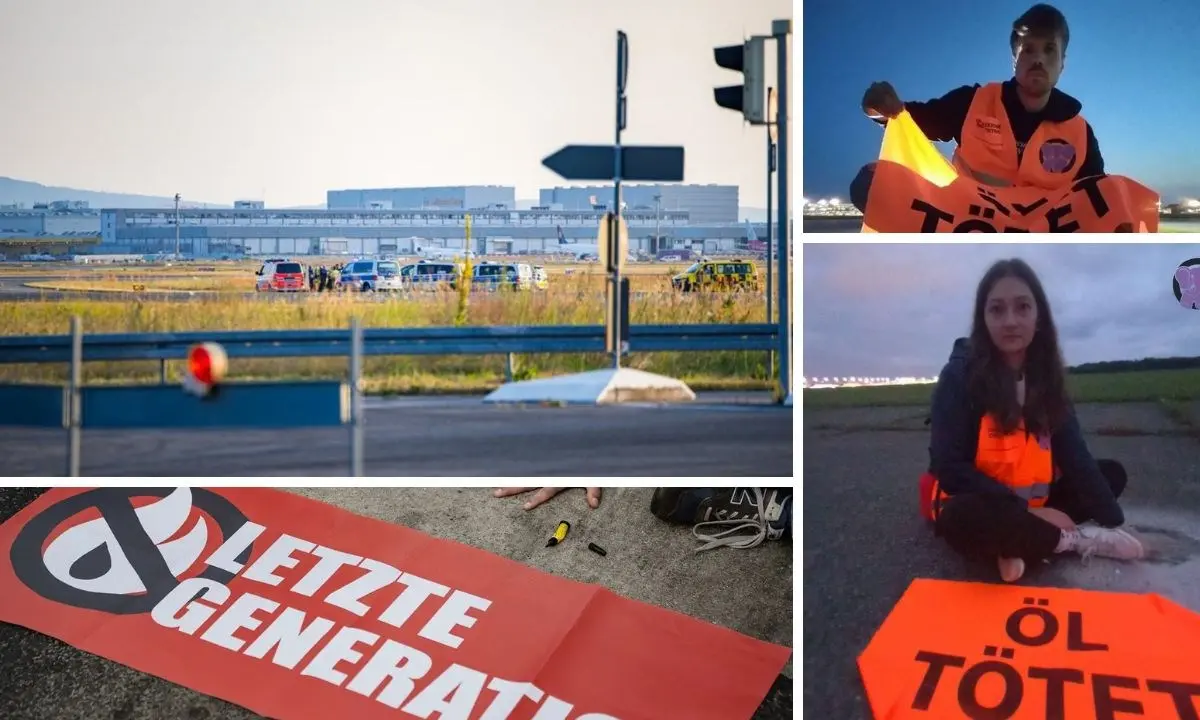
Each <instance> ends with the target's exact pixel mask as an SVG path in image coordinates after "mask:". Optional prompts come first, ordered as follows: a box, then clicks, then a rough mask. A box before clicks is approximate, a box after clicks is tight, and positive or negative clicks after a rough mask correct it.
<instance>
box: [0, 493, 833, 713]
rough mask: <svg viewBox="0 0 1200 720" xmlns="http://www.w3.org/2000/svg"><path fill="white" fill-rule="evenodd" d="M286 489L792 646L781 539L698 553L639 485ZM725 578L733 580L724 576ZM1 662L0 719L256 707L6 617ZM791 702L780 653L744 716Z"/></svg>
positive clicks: (8, 501)
mask: <svg viewBox="0 0 1200 720" xmlns="http://www.w3.org/2000/svg"><path fill="white" fill-rule="evenodd" d="M291 491H292V492H297V493H300V494H302V495H305V496H308V497H311V498H314V499H317V500H321V501H324V502H329V503H331V504H334V505H338V506H340V507H343V508H345V509H347V510H350V511H352V512H356V513H360V514H363V515H368V516H372V517H375V518H379V519H382V520H386V521H390V522H396V523H399V524H402V525H406V526H409V527H413V528H416V529H419V530H422V531H424V532H427V533H429V534H431V535H434V536H437V537H442V538H448V539H452V540H457V541H460V542H464V543H467V544H469V545H473V546H475V547H479V548H483V549H485V550H488V551H490V552H494V553H496V554H498V555H501V556H504V557H508V558H511V559H513V560H517V561H519V562H524V563H527V564H529V565H532V566H533V567H536V568H539V569H541V570H544V571H547V572H552V573H554V574H556V575H559V576H562V577H567V578H570V579H573V580H578V581H582V582H591V583H597V584H599V585H602V586H604V587H607V588H609V589H611V590H613V591H615V592H617V593H620V594H622V595H625V596H626V597H630V598H633V599H635V600H639V601H642V602H647V603H651V604H654V605H658V606H660V607H665V608H669V609H672V610H676V611H679V612H683V613H686V614H688V615H691V616H693V617H695V618H698V619H700V620H703V621H707V622H711V623H715V624H718V625H722V626H725V627H728V628H732V629H734V630H737V631H738V632H741V633H744V634H746V635H750V636H752V637H756V638H759V639H762V640H766V641H769V642H774V643H777V644H780V645H785V646H789V647H790V646H791V645H792V637H793V631H792V607H793V604H792V585H793V581H792V545H791V541H790V540H788V541H784V542H771V543H766V544H764V545H762V546H759V547H757V548H753V549H749V550H732V549H728V548H722V549H718V550H712V551H708V552H704V553H699V554H697V553H695V552H694V549H695V547H696V545H697V541H696V540H695V538H693V537H692V535H691V532H690V528H687V527H676V526H671V525H667V524H665V523H662V522H660V521H658V520H657V519H656V518H655V517H654V516H653V515H651V514H650V512H649V502H650V494H651V492H652V491H651V490H650V489H649V488H606V489H605V493H604V496H603V500H602V503H601V506H600V508H598V509H596V510H588V509H587V507H586V505H585V504H584V499H583V493H582V491H580V490H573V491H567V492H565V493H563V494H561V495H560V496H559V497H557V498H555V499H554V500H552V501H551V502H549V503H547V504H546V505H543V506H542V507H540V508H537V509H535V510H532V511H528V512H526V511H523V510H522V509H521V498H520V497H517V498H506V499H496V498H493V497H492V496H491V493H490V490H488V489H486V488H307V489H304V488H297V489H293V490H291ZM40 492H41V491H39V490H37V489H35V488H4V489H0V521H2V520H5V519H7V518H8V517H10V516H11V515H12V514H14V513H15V512H17V511H18V510H19V509H20V508H21V507H23V506H24V505H26V504H28V503H29V502H30V501H32V500H33V499H34V498H35V497H36V496H37V495H38V494H40ZM562 519H565V520H568V521H569V522H571V533H570V535H569V536H568V538H567V540H566V541H565V542H564V543H563V544H562V545H561V546H559V547H557V548H554V549H553V550H552V551H551V550H547V549H546V548H545V547H544V543H545V538H546V536H547V534H548V532H550V530H551V529H552V528H553V527H554V525H555V524H556V523H557V522H558V521H559V520H562ZM588 542H595V543H597V544H599V545H601V546H603V547H604V548H605V549H606V550H607V551H608V555H606V556H605V557H599V556H598V555H596V554H594V553H592V552H590V551H588V550H587V543H588ZM733 578H736V582H731V579H733ZM0 667H3V668H4V669H5V671H4V672H2V673H0V718H5V720H25V719H27V718H28V719H34V718H36V719H39V720H41V719H47V720H49V719H50V718H54V719H58V718H79V719H81V720H83V719H87V720H91V719H93V718H95V719H104V720H108V719H111V720H143V719H144V720H172V719H174V718H184V719H186V720H207V719H210V718H212V719H215V718H221V719H223V720H225V719H228V720H247V719H249V718H255V717H258V716H256V715H254V714H252V713H249V712H247V711H245V710H243V709H242V708H240V707H236V706H234V705H231V704H229V703H226V702H224V701H221V700H217V699H215V698H211V697H206V696H203V695H200V694H198V693H196V692H193V691H191V690H188V689H186V688H184V687H182V686H178V685H174V684H171V683H168V682H166V681H164V680H161V679H158V678H156V677H153V676H150V675H146V674H143V673H140V672H138V671H135V670H132V669H130V668H127V667H124V666H122V665H119V664H117V663H114V662H110V661H108V660H104V659H102V658H99V657H97V656H93V655H88V654H86V653H83V652H81V651H78V650H75V649H74V648H72V647H70V646H68V645H66V644H64V643H61V642H59V641H57V640H54V639H52V638H49V637H47V636H44V635H40V634H37V633H34V632H32V631H29V630H25V629H23V628H19V627H16V626H13V625H3V624H0ZM792 708H793V704H792V663H790V662H789V664H788V666H787V667H786V668H785V669H784V673H783V674H782V675H780V676H779V677H778V678H777V679H776V682H775V684H774V685H773V686H772V688H771V690H770V692H769V693H768V694H767V696H766V697H765V698H764V700H763V703H762V704H761V706H760V707H759V709H758V711H757V712H756V713H755V714H754V716H753V718H752V720H787V719H790V718H791V717H792V713H793V709H792ZM814 717H826V718H833V717H844V716H841V715H839V716H835V715H824V716H820V715H817V716H814ZM664 720H674V719H669V718H664ZM678 720H687V718H679V719H678Z"/></svg>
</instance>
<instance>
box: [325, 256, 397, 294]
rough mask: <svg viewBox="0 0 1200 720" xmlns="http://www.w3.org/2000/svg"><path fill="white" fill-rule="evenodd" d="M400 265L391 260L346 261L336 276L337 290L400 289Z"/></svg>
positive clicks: (371, 290)
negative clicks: (340, 273) (340, 272)
mask: <svg viewBox="0 0 1200 720" xmlns="http://www.w3.org/2000/svg"><path fill="white" fill-rule="evenodd" d="M401 287H402V284H401V279H400V266H399V265H397V264H396V263H395V262H394V261H391V260H355V261H354V262H350V263H346V265H345V267H343V268H342V275H341V277H340V278H338V289H339V290H357V291H359V292H375V291H376V290H399V289H401Z"/></svg>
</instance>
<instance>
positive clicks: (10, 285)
mask: <svg viewBox="0 0 1200 720" xmlns="http://www.w3.org/2000/svg"><path fill="white" fill-rule="evenodd" d="M149 277H151V276H146V278H149ZM162 277H168V278H169V277H174V278H175V279H178V277H179V276H178V275H175V276H162ZM80 279H81V278H80V276H79V275H74V276H56V275H25V276H21V275H0V302H4V301H10V302H11V301H14V300H25V301H28V300H43V301H51V302H61V301H64V300H104V301H111V302H129V300H130V298H135V297H141V298H148V299H155V300H172V301H177V302H186V301H193V300H201V299H204V298H207V297H212V294H211V293H195V292H187V291H186V290H180V291H161V290H155V291H153V292H148V293H134V292H127V293H126V292H102V291H87V290H44V289H42V288H36V287H29V286H27V285H26V283H48V282H65V281H79V280H80ZM142 279H143V278H140V277H139V278H138V280H139V281H140V280H142ZM130 282H131V283H132V282H134V281H132V280H131V281H130ZM277 294H278V295H283V293H277ZM244 297H246V298H248V299H254V298H256V297H258V294H257V293H253V292H250V293H246V294H245V296H244Z"/></svg>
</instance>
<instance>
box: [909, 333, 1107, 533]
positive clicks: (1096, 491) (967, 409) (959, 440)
mask: <svg viewBox="0 0 1200 720" xmlns="http://www.w3.org/2000/svg"><path fill="white" fill-rule="evenodd" d="M968 349H969V345H968V340H967V338H959V339H958V340H955V341H954V349H953V350H952V351H951V353H950V360H949V361H948V362H947V363H946V366H945V367H944V368H942V372H941V375H939V376H938V381H937V386H936V387H935V388H934V391H933V407H932V413H931V416H930V442H929V461H930V463H929V471H930V472H931V473H932V474H933V475H934V476H935V477H936V478H937V479H938V485H939V486H940V487H941V489H942V490H944V491H945V492H946V493H947V494H948V495H956V494H958V493H991V494H1000V495H1011V496H1012V497H1014V498H1017V499H1018V500H1021V499H1020V498H1018V497H1017V496H1016V495H1015V494H1014V493H1013V492H1012V491H1011V490H1010V489H1009V488H1008V487H1007V486H1006V485H1004V484H1003V483H1001V482H1000V481H999V480H996V479H995V478H993V477H991V476H989V475H986V474H985V473H983V472H981V471H980V470H979V469H978V468H976V467H975V452H976V450H977V449H978V446H979V426H980V424H981V423H982V422H983V416H984V412H983V410H982V408H978V407H975V406H974V404H973V403H972V402H971V400H970V398H969V396H968V390H967V358H968V357H969V354H968ZM1050 452H1051V453H1052V455H1053V458H1054V464H1055V465H1056V466H1058V468H1059V469H1060V470H1061V471H1062V477H1061V478H1059V479H1058V480H1055V481H1054V482H1055V483H1071V484H1072V485H1074V487H1073V488H1072V490H1073V494H1075V495H1077V496H1079V497H1080V498H1082V499H1083V500H1084V502H1085V503H1087V504H1088V506H1089V509H1090V510H1091V515H1092V518H1093V519H1094V520H1095V521H1096V522H1097V523H1099V524H1100V525H1103V526H1105V527H1116V526H1118V525H1121V524H1123V523H1124V522H1125V514H1124V512H1123V511H1122V510H1121V506H1120V505H1118V504H1117V499H1116V498H1115V497H1114V496H1113V493H1112V487H1111V486H1109V484H1108V481H1107V480H1105V478H1104V475H1102V474H1101V472H1100V468H1099V466H1097V465H1096V460H1095V458H1093V457H1092V454H1091V452H1090V451H1089V450H1088V447H1087V443H1086V442H1085V441H1084V439H1083V431H1082V429H1081V428H1080V427H1079V421H1078V419H1077V418H1076V417H1075V413H1074V409H1072V410H1071V412H1070V413H1069V414H1068V416H1067V419H1066V421H1065V422H1064V423H1063V424H1062V426H1061V427H1059V428H1058V429H1057V430H1056V431H1055V432H1054V434H1053V435H1052V436H1051V438H1050ZM1021 502H1025V501H1024V500H1021ZM1026 504H1027V503H1026Z"/></svg>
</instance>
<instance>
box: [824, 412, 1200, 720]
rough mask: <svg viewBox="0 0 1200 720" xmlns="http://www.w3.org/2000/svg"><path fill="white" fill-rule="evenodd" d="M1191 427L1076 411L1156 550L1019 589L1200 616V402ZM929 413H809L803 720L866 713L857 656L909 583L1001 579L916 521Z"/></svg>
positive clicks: (1130, 516)
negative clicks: (1131, 600) (1161, 604)
mask: <svg viewBox="0 0 1200 720" xmlns="http://www.w3.org/2000/svg"><path fill="white" fill-rule="evenodd" d="M1195 410H1196V416H1195V417H1194V418H1193V425H1192V427H1190V428H1189V427H1187V426H1184V425H1180V424H1177V423H1175V422H1173V421H1172V420H1171V418H1170V417H1169V416H1168V415H1167V414H1166V413H1165V412H1164V411H1163V409H1162V408H1160V407H1159V406H1157V405H1153V404H1148V405H1137V404H1130V405H1092V406H1088V405H1085V406H1082V407H1081V408H1080V420H1081V422H1082V424H1083V426H1084V429H1085V433H1086V436H1087V441H1088V444H1089V446H1090V448H1091V450H1092V452H1093V454H1094V455H1096V456H1097V457H1110V458H1115V459H1118V460H1120V461H1121V462H1122V463H1124V464H1125V467H1126V469H1127V470H1128V472H1129V486H1128V488H1127V490H1126V492H1125V494H1124V495H1123V497H1122V499H1121V503H1122V505H1123V506H1124V508H1125V513H1126V519H1127V523H1128V525H1130V526H1131V527H1132V528H1133V529H1134V531H1135V532H1138V533H1139V534H1140V535H1141V537H1142V538H1143V540H1144V542H1145V543H1146V545H1147V546H1148V547H1149V548H1150V550H1151V552H1152V553H1153V554H1154V555H1153V557H1152V558H1151V559H1148V560H1146V561H1143V562H1141V563H1137V564H1129V563H1116V562H1113V561H1108V560H1104V559H1097V558H1093V559H1092V561H1091V563H1090V564H1089V565H1087V566H1084V565H1083V564H1082V563H1080V562H1079V561H1078V559H1077V558H1075V557H1067V556H1063V557H1061V558H1055V560H1054V561H1053V562H1051V563H1049V564H1046V565H1044V566H1040V567H1033V568H1030V569H1029V571H1028V572H1027V575H1026V577H1025V578H1024V579H1023V580H1022V583H1024V584H1027V585H1037V586H1053V587H1081V588H1087V589H1095V590H1112V591H1127V592H1157V593H1159V594H1161V595H1163V596H1166V597H1168V598H1170V599H1172V600H1174V601H1175V602H1178V603H1180V604H1182V605H1184V606H1185V607H1188V608H1191V609H1192V610H1195V611H1198V612H1200V439H1198V438H1197V436H1196V430H1195V428H1197V427H1200V404H1197V406H1196V408H1195ZM926 415H927V409H926V408H920V407H919V408H860V409H807V412H806V413H805V415H804V426H805V427H804V470H805V473H804V479H805V482H804V531H803V532H804V650H803V653H804V713H805V716H806V717H812V718H837V719H838V720H852V719H855V718H870V717H871V715H870V710H869V708H868V706H867V704H866V699H865V696H864V693H863V685H862V681H861V680H860V678H859V673H858V668H857V666H856V660H857V657H858V655H859V653H861V652H862V651H863V649H864V648H865V647H866V646H867V643H868V642H869V641H870V639H871V637H872V635H873V634H874V633H875V631H876V630H877V629H878V628H879V626H880V625H881V624H882V623H883V621H884V619H885V618H886V617H887V615H888V613H889V611H890V610H891V609H892V607H893V606H894V605H895V603H896V602H897V600H899V598H900V596H901V594H902V593H903V592H904V590H905V589H906V588H907V587H908V585H909V583H911V582H912V580H914V579H916V578H938V579H949V580H967V581H980V582H999V578H998V574H997V570H996V567H995V564H994V563H973V562H969V561H967V560H964V559H961V558H960V557H959V556H957V555H956V554H954V553H953V552H952V551H951V550H950V549H949V548H948V547H946V546H945V545H944V544H943V543H942V541H941V540H940V539H938V538H936V537H935V536H934V535H933V532H932V529H931V528H930V527H929V526H928V525H927V524H926V523H925V522H924V521H923V520H921V519H920V517H919V516H918V512H917V478H918V477H919V475H920V473H921V472H922V471H923V470H924V469H925V467H926V466H927V463H928V457H929V456H928V450H927V448H928V441H929V433H928V429H927V428H926V427H925V425H924V419H925V416H926Z"/></svg>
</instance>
